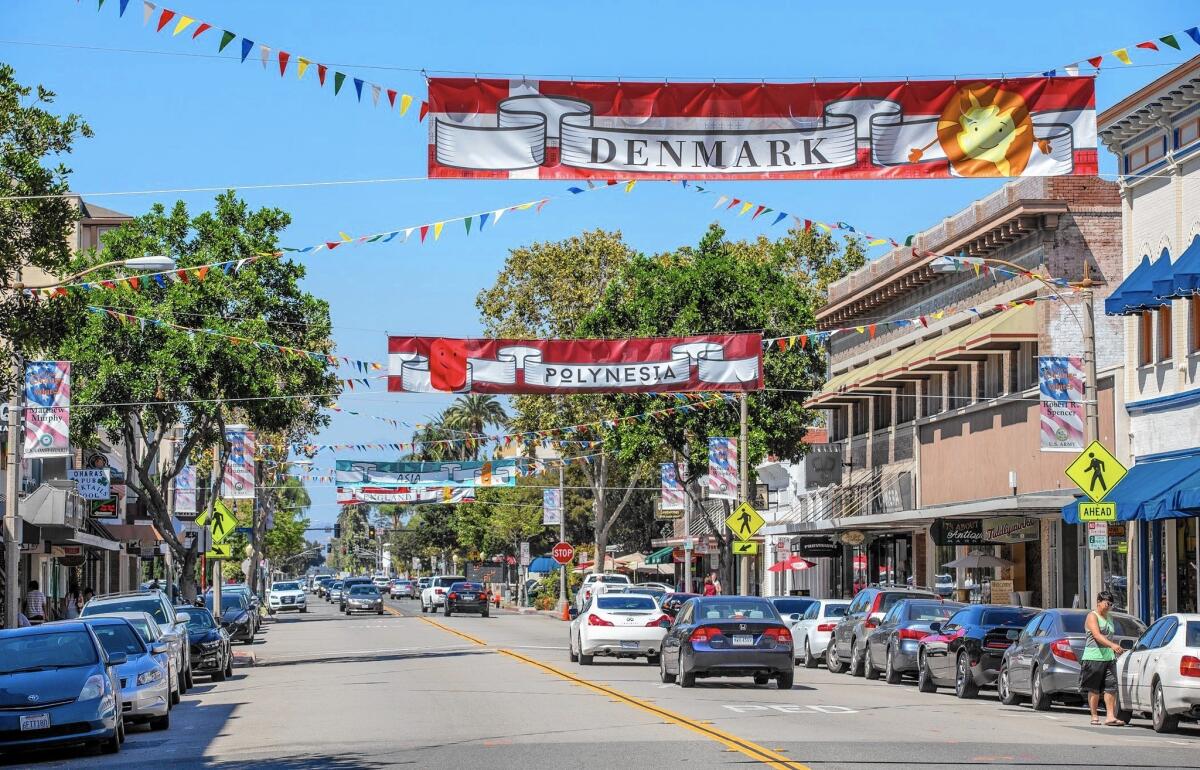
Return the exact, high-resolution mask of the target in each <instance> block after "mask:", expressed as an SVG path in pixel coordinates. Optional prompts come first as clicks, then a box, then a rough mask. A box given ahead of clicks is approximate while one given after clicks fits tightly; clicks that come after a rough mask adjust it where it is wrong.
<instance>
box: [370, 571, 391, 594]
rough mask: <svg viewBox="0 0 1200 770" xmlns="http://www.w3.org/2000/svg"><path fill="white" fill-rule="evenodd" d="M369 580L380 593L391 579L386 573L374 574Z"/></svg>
mask: <svg viewBox="0 0 1200 770" xmlns="http://www.w3.org/2000/svg"><path fill="white" fill-rule="evenodd" d="M371 582H372V583H373V584H374V585H375V587H376V588H378V589H379V592H380V593H383V591H384V590H385V589H386V588H387V587H388V583H390V582H392V579H391V578H389V577H388V576H387V575H375V576H374V577H372V578H371Z"/></svg>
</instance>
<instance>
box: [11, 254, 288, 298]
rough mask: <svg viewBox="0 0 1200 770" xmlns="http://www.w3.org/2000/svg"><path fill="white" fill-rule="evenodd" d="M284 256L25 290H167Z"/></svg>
mask: <svg viewBox="0 0 1200 770" xmlns="http://www.w3.org/2000/svg"><path fill="white" fill-rule="evenodd" d="M282 254H283V252H282V251H274V252H263V253H261V254H256V255H254V256H252V257H243V258H242V259H230V260H226V261H224V262H213V263H212V264H209V265H196V266H194V267H181V268H176V269H173V270H163V271H161V272H157V273H138V274H137V275H130V276H125V277H123V278H104V279H97V280H94V281H88V282H86V283H70V284H66V285H65V286H56V287H54V288H52V289H26V290H25V291H26V293H27V294H30V295H34V296H38V297H42V298H50V297H62V296H66V295H67V294H69V293H71V292H78V291H112V290H118V289H127V290H132V291H141V290H142V288H143V287H145V286H151V285H154V286H159V287H163V288H166V287H167V286H168V285H171V284H176V283H200V282H202V281H204V280H205V279H206V278H208V276H209V275H210V274H211V273H213V272H214V271H216V272H222V273H225V274H226V275H233V274H235V273H237V272H238V271H239V270H241V269H242V268H243V267H245V266H246V265H248V264H250V263H252V262H257V261H258V260H260V259H264V258H266V257H278V256H281V255H282Z"/></svg>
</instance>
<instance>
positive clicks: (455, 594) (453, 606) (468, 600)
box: [445, 582, 491, 618]
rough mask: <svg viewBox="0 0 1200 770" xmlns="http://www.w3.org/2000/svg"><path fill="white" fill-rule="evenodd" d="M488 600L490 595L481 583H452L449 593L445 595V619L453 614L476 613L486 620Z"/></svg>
mask: <svg viewBox="0 0 1200 770" xmlns="http://www.w3.org/2000/svg"><path fill="white" fill-rule="evenodd" d="M490 598H491V595H490V594H489V593H488V592H487V590H486V589H485V588H484V587H483V584H482V583H469V582H460V583H452V584H451V585H450V591H449V593H447V594H446V601H445V605H446V617H450V616H451V615H452V614H453V613H455V612H478V613H479V614H480V616H481V617H485V618H486V617H487V616H488V600H489V599H490Z"/></svg>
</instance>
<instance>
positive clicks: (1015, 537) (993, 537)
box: [983, 516, 1042, 543]
mask: <svg viewBox="0 0 1200 770" xmlns="http://www.w3.org/2000/svg"><path fill="white" fill-rule="evenodd" d="M1041 531H1042V524H1041V522H1040V521H1038V520H1037V519H1031V518H1028V517H1025V516H1000V517H998V518H995V519H984V520H983V540H984V542H987V543H1026V542H1029V541H1031V540H1037V539H1038V535H1039V534H1040V533H1041Z"/></svg>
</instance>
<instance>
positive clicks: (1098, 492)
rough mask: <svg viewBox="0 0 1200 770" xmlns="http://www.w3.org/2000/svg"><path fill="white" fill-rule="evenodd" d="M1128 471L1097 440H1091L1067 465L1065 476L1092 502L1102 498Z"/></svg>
mask: <svg viewBox="0 0 1200 770" xmlns="http://www.w3.org/2000/svg"><path fill="white" fill-rule="evenodd" d="M1126 473H1128V471H1127V470H1126V469H1125V466H1124V465H1121V463H1120V462H1118V461H1117V458H1115V457H1113V456H1112V453H1111V452H1109V451H1108V450H1107V449H1105V448H1104V446H1103V445H1102V444H1101V443H1100V442H1099V441H1093V442H1092V443H1091V444H1089V445H1088V448H1087V449H1085V450H1083V451H1082V452H1080V453H1079V456H1078V457H1076V458H1075V462H1073V463H1071V464H1070V465H1069V466H1067V478H1069V479H1070V480H1071V481H1074V482H1075V485H1076V486H1078V487H1079V488H1080V489H1082V490H1083V493H1084V494H1085V495H1087V496H1088V499H1090V500H1091V501H1092V502H1093V503H1098V502H1100V501H1101V500H1103V499H1104V496H1105V495H1107V494H1108V493H1109V492H1110V491H1112V488H1113V487H1115V486H1116V485H1117V482H1119V481H1120V480H1121V479H1123V478H1125V474H1126Z"/></svg>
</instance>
